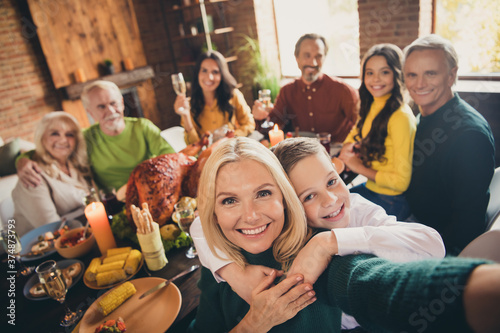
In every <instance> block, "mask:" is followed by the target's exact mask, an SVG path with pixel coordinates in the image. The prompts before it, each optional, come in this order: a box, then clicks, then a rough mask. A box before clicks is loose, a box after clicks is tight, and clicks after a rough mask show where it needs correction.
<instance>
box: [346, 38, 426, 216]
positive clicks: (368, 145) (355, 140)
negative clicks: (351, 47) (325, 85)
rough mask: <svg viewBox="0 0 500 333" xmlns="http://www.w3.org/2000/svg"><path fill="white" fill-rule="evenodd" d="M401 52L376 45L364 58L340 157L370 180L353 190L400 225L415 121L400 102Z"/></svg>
mask: <svg viewBox="0 0 500 333" xmlns="http://www.w3.org/2000/svg"><path fill="white" fill-rule="evenodd" d="M402 59H403V53H402V52H401V50H400V49H399V48H398V47H397V46H396V45H393V44H378V45H375V46H373V47H372V48H371V49H369V50H368V52H367V53H366V54H365V57H364V59H363V65H362V73H361V78H362V80H361V81H362V83H361V86H360V88H359V97H360V102H361V105H360V110H359V120H358V122H357V124H356V126H354V128H353V129H352V130H351V132H350V133H349V135H348V136H347V138H346V140H345V141H344V146H343V147H342V151H341V153H340V158H341V159H342V160H343V161H344V162H345V164H346V166H347V167H348V168H349V169H350V170H352V171H353V172H355V173H358V174H361V175H363V176H365V177H366V178H368V181H367V182H366V183H364V184H361V185H358V186H356V187H354V188H352V189H351V193H359V194H360V195H362V196H363V197H365V198H366V199H368V200H370V201H372V202H374V203H376V204H378V205H380V206H382V207H383V208H384V209H385V211H386V212H387V214H389V215H395V216H396V218H397V219H398V221H402V220H404V219H406V218H407V217H408V216H409V214H410V210H409V206H408V203H407V202H406V199H405V197H404V195H403V192H404V191H406V189H407V188H408V186H409V184H410V179H411V163H412V157H413V141H414V139H415V132H416V120H415V116H414V115H413V113H412V111H411V109H410V107H409V106H408V105H407V104H405V103H404V102H403V89H404V84H403V74H402Z"/></svg>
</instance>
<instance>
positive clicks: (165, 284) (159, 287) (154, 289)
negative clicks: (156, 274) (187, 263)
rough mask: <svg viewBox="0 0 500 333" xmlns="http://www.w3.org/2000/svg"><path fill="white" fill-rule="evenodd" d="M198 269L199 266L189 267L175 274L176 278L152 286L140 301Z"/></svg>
mask: <svg viewBox="0 0 500 333" xmlns="http://www.w3.org/2000/svg"><path fill="white" fill-rule="evenodd" d="M198 268H200V265H193V266H191V267H189V268H188V269H186V270H184V271H182V272H180V273H179V274H177V275H176V276H174V277H173V278H171V279H170V280H167V281H163V282H162V283H160V284H158V285H156V286H154V287H153V288H151V289H149V290H148V291H146V292H145V293H144V294H142V295H141V296H140V297H139V299H142V298H144V297H146V296H148V295H150V294H152V293H154V292H155V291H157V290H158V289H161V288H163V287H166V286H168V285H169V284H170V282H172V281H174V280H177V279H178V278H180V277H182V276H184V275H186V274H189V273H191V272H192V271H194V270H197V269H198Z"/></svg>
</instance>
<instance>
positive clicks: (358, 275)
mask: <svg viewBox="0 0 500 333" xmlns="http://www.w3.org/2000/svg"><path fill="white" fill-rule="evenodd" d="M331 168H332V169H331V172H332V177H334V178H335V179H338V174H337V173H336V171H335V169H334V168H333V166H331ZM347 197H348V195H347ZM198 200H199V211H200V219H201V221H202V226H203V230H204V232H205V237H206V239H207V243H208V244H209V247H210V249H211V250H212V252H214V253H216V252H215V248H217V249H220V251H222V252H223V253H224V254H225V255H226V256H228V257H229V258H230V259H232V260H233V261H234V262H235V263H237V264H238V265H240V266H245V265H247V264H258V265H264V266H267V267H270V268H273V269H271V270H270V274H269V276H267V277H266V278H264V279H263V280H262V282H261V283H260V284H259V285H258V286H257V288H255V289H254V291H253V294H252V301H251V302H250V304H248V303H246V302H245V301H244V300H243V299H241V298H240V297H239V296H238V295H237V294H236V293H235V292H234V291H233V290H232V289H231V287H230V286H229V285H228V284H227V283H225V282H222V283H217V281H216V280H215V279H214V277H213V275H212V273H211V272H210V271H209V270H208V269H206V268H203V270H202V276H201V280H200V282H199V284H198V285H199V287H200V289H201V290H202V293H201V297H200V305H199V307H198V311H197V316H196V319H195V321H193V323H192V324H191V326H190V328H189V331H190V332H228V331H231V332H267V331H273V332H338V331H339V330H340V314H341V309H342V310H343V311H345V312H346V313H349V314H352V315H354V316H355V318H356V319H357V320H358V321H359V323H360V324H361V325H362V326H363V327H365V328H366V329H368V330H369V331H370V332H382V331H383V332H389V331H398V332H399V331H415V330H417V329H419V328H420V327H424V326H425V328H426V329H427V331H426V332H443V331H453V332H462V331H470V330H471V329H473V330H476V331H487V330H491V331H494V330H495V329H499V328H500V308H498V307H492V306H490V305H491V304H497V303H498V302H499V301H500V266H499V265H484V264H485V263H486V262H485V261H481V260H465V259H444V260H434V261H431V260H429V261H420V262H412V263H401V264H396V263H391V262H389V261H386V260H384V259H380V258H376V257H373V256H371V255H355V256H344V257H334V258H333V259H331V262H329V263H328V264H327V267H326V270H325V273H323V274H322V275H321V276H320V277H319V278H318V280H317V281H316V283H315V284H314V290H313V286H312V285H311V284H309V283H302V281H303V276H302V275H301V274H291V275H290V276H287V277H286V278H284V279H283V280H282V281H281V282H279V283H277V284H276V285H274V281H275V279H276V278H277V277H280V276H281V275H282V274H283V273H282V272H280V271H278V270H285V271H286V270H287V269H288V268H289V266H290V265H291V262H292V261H293V259H294V258H295V257H296V256H297V253H298V251H299V250H300V249H301V248H302V247H303V245H304V243H305V242H306V241H307V239H308V238H309V236H310V234H309V232H308V230H307V225H306V220H305V215H304V212H303V209H302V205H301V203H300V201H299V199H298V198H297V196H296V194H295V191H294V189H293V188H292V186H291V185H290V183H289V181H288V178H287V176H286V174H285V172H284V170H283V169H282V167H281V165H280V163H279V161H278V160H277V158H276V157H275V156H274V154H273V153H271V152H270V151H269V150H268V149H267V148H265V147H264V146H262V145H261V144H260V143H258V142H256V141H254V140H251V139H247V138H241V137H239V138H235V139H230V140H227V141H225V142H223V143H221V144H220V145H219V146H218V147H217V148H216V149H215V150H214V152H213V153H212V155H211V156H210V158H209V159H208V161H207V164H206V166H205V168H204V169H203V172H202V175H201V179H200V187H199V192H198ZM345 214H349V203H348V202H346V205H345ZM464 287H465V289H464ZM438 303H439V304H438ZM436 305H439V307H440V308H439V315H437V314H436V313H434V312H435V309H436ZM429 309H430V310H429ZM429 311H430V312H432V313H433V314H432V318H431V317H429V316H428V314H429ZM464 313H465V315H464Z"/></svg>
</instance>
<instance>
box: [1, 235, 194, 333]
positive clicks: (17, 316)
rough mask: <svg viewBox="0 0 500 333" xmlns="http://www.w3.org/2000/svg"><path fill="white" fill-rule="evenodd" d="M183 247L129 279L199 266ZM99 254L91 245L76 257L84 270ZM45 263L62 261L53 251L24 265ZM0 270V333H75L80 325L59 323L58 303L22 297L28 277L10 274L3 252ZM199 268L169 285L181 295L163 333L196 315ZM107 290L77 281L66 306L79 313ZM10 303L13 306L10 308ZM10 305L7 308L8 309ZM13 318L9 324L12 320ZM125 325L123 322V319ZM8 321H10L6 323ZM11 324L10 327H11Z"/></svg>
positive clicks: (171, 331)
mask: <svg viewBox="0 0 500 333" xmlns="http://www.w3.org/2000/svg"><path fill="white" fill-rule="evenodd" d="M116 243H117V246H118V247H122V246H131V247H133V248H137V249H139V250H140V247H139V245H138V244H135V243H133V242H132V241H129V240H127V239H125V240H120V239H116ZM186 249H187V248H185V247H184V248H179V249H176V248H174V249H171V250H170V251H168V252H167V253H166V257H167V259H168V263H167V264H166V266H165V267H163V268H162V269H160V270H158V271H150V270H148V268H147V265H146V263H144V265H143V266H142V268H141V269H140V270H139V271H138V272H137V274H136V275H134V276H133V277H132V279H139V278H146V277H156V278H162V279H170V278H172V277H174V276H175V275H177V274H178V273H180V272H182V271H183V270H185V269H187V268H189V267H191V266H192V265H195V264H200V261H199V259H198V258H197V257H196V258H194V259H188V258H187V257H186V256H185V252H186ZM100 256H101V253H100V251H99V248H98V246H97V244H95V245H94V247H93V248H92V250H91V251H90V252H89V253H87V254H86V255H84V256H83V257H80V258H76V259H78V260H80V261H82V262H83V264H84V265H85V267H84V269H86V268H87V267H88V265H89V263H90V261H91V260H92V259H93V258H95V257H100ZM46 260H55V261H60V260H65V258H63V257H61V256H60V255H59V254H58V253H57V252H55V253H53V254H51V255H49V256H47V257H44V258H41V259H37V260H32V261H29V262H26V263H25V264H26V265H28V266H33V267H35V266H37V265H39V264H40V263H42V262H44V261H46ZM0 269H1V271H2V272H3V274H2V275H4V278H2V282H1V290H2V297H1V298H2V309H4V310H5V309H7V311H8V313H7V314H9V313H10V317H9V316H5V315H4V316H2V323H1V326H0V327H4V328H5V329H1V331H2V332H44V333H45V332H51V333H52V332H54V333H55V332H79V326H80V322H78V323H77V324H75V325H73V326H71V327H61V326H60V325H59V322H60V321H61V319H62V317H63V314H64V307H63V305H61V304H60V303H59V302H57V301H55V300H53V299H50V298H48V299H45V300H31V299H28V298H27V297H25V296H24V294H23V288H24V286H25V284H26V283H27V282H28V280H29V279H30V278H31V277H32V275H33V274H35V273H33V274H32V275H30V276H22V275H20V274H18V275H17V276H16V274H15V273H11V272H12V269H9V267H8V265H7V255H6V254H5V253H4V254H2V255H1V256H0ZM200 271H201V269H197V270H195V271H194V272H192V273H190V274H187V275H185V276H183V277H180V278H178V279H176V280H175V281H174V282H172V283H173V284H175V286H177V287H178V289H179V291H180V293H181V299H182V303H181V308H180V311H179V314H178V315H177V317H176V319H175V321H174V322H173V324H172V325H171V326H170V327H169V328H168V330H167V331H166V332H168V333H176V332H185V331H186V328H187V327H188V325H189V323H190V322H191V320H192V319H193V318H194V316H195V314H196V308H197V306H198V304H199V297H200V290H199V289H198V287H197V282H198V280H199V278H200V274H201V272H200ZM108 290H109V289H91V288H89V287H87V286H86V284H85V283H84V279H83V278H81V279H80V280H79V281H78V282H77V283H76V284H74V285H72V286H71V288H69V289H68V292H67V295H66V303H67V305H68V306H69V308H70V309H71V310H73V311H75V310H81V311H82V312H83V313H85V311H86V310H87V309H88V308H89V307H90V306H91V305H92V304H93V303H94V301H95V300H96V299H98V298H99V297H100V296H101V295H103V294H104V293H105V292H106V291H108ZM12 304H13V305H12ZM9 306H10V309H8V307H9ZM12 319H13V321H12ZM124 319H125V323H126V318H124ZM9 321H11V322H10V323H9ZM12 324H14V325H12Z"/></svg>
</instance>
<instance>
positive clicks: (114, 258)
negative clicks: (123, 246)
mask: <svg viewBox="0 0 500 333" xmlns="http://www.w3.org/2000/svg"><path fill="white" fill-rule="evenodd" d="M128 256H129V253H121V254H116V255H114V256H111V257H106V258H104V260H103V261H102V263H103V264H109V263H110V262H113V261H120V260H127V257H128Z"/></svg>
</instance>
